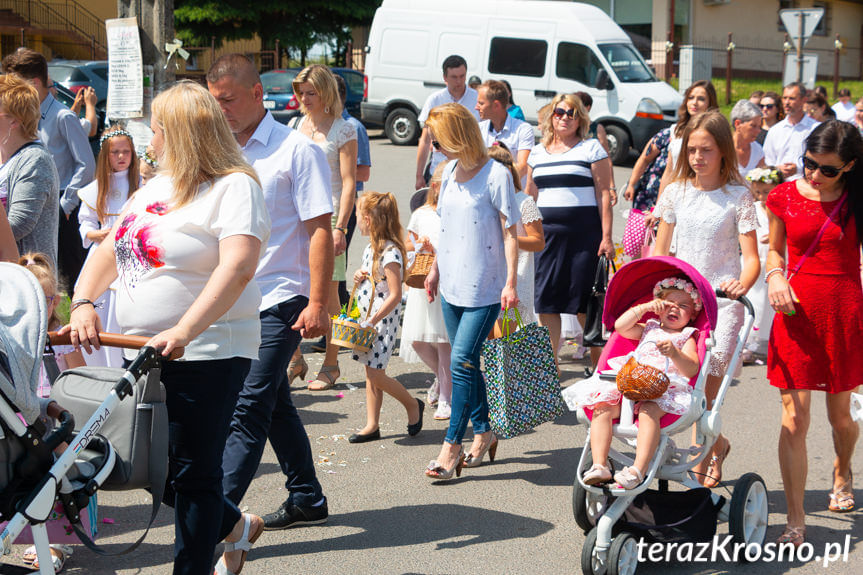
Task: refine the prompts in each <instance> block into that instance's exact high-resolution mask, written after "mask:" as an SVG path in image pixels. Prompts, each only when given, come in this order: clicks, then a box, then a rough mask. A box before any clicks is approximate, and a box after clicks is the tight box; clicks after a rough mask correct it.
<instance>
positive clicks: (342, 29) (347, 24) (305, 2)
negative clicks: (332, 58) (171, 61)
mask: <svg viewBox="0 0 863 575" xmlns="http://www.w3.org/2000/svg"><path fill="white" fill-rule="evenodd" d="M381 1H382V0H350V1H348V2H345V1H344V0H256V1H254V2H250V1H249V0H219V1H216V0H174V25H175V27H176V29H177V36H178V37H179V38H180V39H182V40H183V41H184V42H186V43H188V44H189V45H193V46H206V45H209V44H210V40H211V37H213V36H215V39H216V45H217V46H221V45H222V43H223V42H225V41H226V40H236V39H241V38H251V37H252V36H254V35H255V34H256V33H257V34H258V35H259V36H260V38H261V42H262V48H264V49H272V48H273V47H274V46H275V41H276V39H278V40H279V43H280V44H281V45H282V46H284V47H285V48H286V49H288V50H294V51H296V52H297V54H298V55H299V57H300V58H299V59H300V61H301V62H302V63H303V65H305V58H306V55H307V54H308V51H309V49H311V47H312V46H314V45H315V44H317V43H319V42H326V43H328V44H330V45H332V46H334V47H335V48H336V54H341V57H342V59H343V52H344V46H345V45H346V44H347V42H348V41H349V40H350V30H351V28H352V27H353V26H364V25H365V26H367V25H370V24H371V21H372V18H373V17H374V13H375V10H376V9H377V8H378V6H380V4H381Z"/></svg>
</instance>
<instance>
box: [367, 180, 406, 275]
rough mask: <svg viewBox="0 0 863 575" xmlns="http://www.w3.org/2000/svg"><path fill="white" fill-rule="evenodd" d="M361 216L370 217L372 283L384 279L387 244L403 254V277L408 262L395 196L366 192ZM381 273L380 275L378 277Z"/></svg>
mask: <svg viewBox="0 0 863 575" xmlns="http://www.w3.org/2000/svg"><path fill="white" fill-rule="evenodd" d="M359 216H360V217H362V216H368V217H369V240H370V242H371V245H372V270H371V273H372V281H373V282H377V281H378V280H379V279H382V278H383V277H384V270H383V269H382V268H381V262H380V258H381V255H382V254H383V252H384V247H385V246H386V243H387V242H392V243H394V244H395V245H396V247H397V248H398V249H399V251H400V252H401V254H402V275H404V271H405V262H407V251H406V250H405V242H404V235H405V233H404V230H403V229H402V224H401V221H400V220H399V206H398V203H397V202H396V198H395V196H393V195H392V194H390V193H389V192H387V193H382V192H365V193H363V195H362V196H360V203H359ZM379 273H380V275H378V274H379Z"/></svg>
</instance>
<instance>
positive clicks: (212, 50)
mask: <svg viewBox="0 0 863 575" xmlns="http://www.w3.org/2000/svg"><path fill="white" fill-rule="evenodd" d="M215 61H216V37H215V36H210V66H212V65H213V63H214V62H215Z"/></svg>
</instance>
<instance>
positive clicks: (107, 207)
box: [78, 126, 141, 367]
mask: <svg viewBox="0 0 863 575" xmlns="http://www.w3.org/2000/svg"><path fill="white" fill-rule="evenodd" d="M99 146H100V149H99V158H98V159H97V160H96V179H95V180H93V181H92V182H90V183H89V184H88V185H86V186H84V187H83V188H81V189H80V190H78V197H79V198H80V199H81V208H80V209H79V211H78V230H79V232H80V234H81V241H82V242H83V243H84V247H85V248H89V252H88V253H87V258H88V259H89V258H90V255H91V254H92V253H93V251H94V250H95V249H96V248H98V247H99V244H101V243H102V240H104V239H105V238H106V237H107V236H108V234H109V233H110V232H111V228H112V227H114V223H115V222H116V221H117V217H118V216H119V215H120V212H122V211H123V206H124V205H126V201H127V200H128V199H129V198H131V197H132V195H133V194H134V193H135V190H137V189H138V187H139V186H140V183H141V178H140V175H139V174H140V172H139V164H138V161H137V158H136V156H135V145H134V143H133V141H132V134H130V133H129V132H127V131H126V130H124V129H123V128H121V127H119V126H114V127H112V128H108V129H107V130H105V132H104V133H103V134H102V137H101V138H100V139H99ZM115 294H116V285H114V284H112V285H111V287H110V288H108V289H107V290H106V291H105V293H104V294H102V297H100V298H99V299H98V300H96V313H97V314H98V315H99V319H100V320H101V321H102V327H103V328H104V329H105V331H107V332H110V333H121V331H120V324H118V323H117V318H116V313H115V312H114V302H115V301H116V295H115ZM87 364H88V365H103V366H106V367H122V366H123V350H122V349H121V348H118V347H103V348H102V349H99V350H95V351H94V352H93V353H92V354H90V355H89V356H88V357H87Z"/></svg>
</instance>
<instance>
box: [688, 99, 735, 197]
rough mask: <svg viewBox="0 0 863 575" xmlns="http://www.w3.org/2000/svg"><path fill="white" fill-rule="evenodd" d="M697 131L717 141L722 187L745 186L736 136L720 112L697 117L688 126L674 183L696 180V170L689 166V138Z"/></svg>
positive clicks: (710, 111) (703, 113)
mask: <svg viewBox="0 0 863 575" xmlns="http://www.w3.org/2000/svg"><path fill="white" fill-rule="evenodd" d="M697 130H704V131H706V132H707V133H708V134H710V135H711V137H713V139H714V140H715V141H716V147H717V148H719V155H720V157H721V158H722V159H721V164H720V166H719V177H720V179H721V180H722V185H723V186H724V185H725V184H729V183H730V184H743V183H744V180H743V178H742V177H740V169H739V167H738V164H737V152H736V151H735V150H734V136H733V135H732V134H731V127H730V126H729V125H728V120H726V119H725V116H723V115H722V113H720V112H719V111H718V110H708V111H706V112H702V113H701V114H698V115H697V116H693V117H692V120H691V121H690V122H689V123H688V124H687V125H686V130H685V131H684V132H683V146H682V147H681V148H680V158H679V159H678V161H677V165H676V166H674V181H683V180H691V179H693V178H695V170H693V169H692V166H691V165H690V164H689V153H688V152H687V148H688V146H689V137H690V136H691V135H692V133H693V132H695V131H697Z"/></svg>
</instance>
